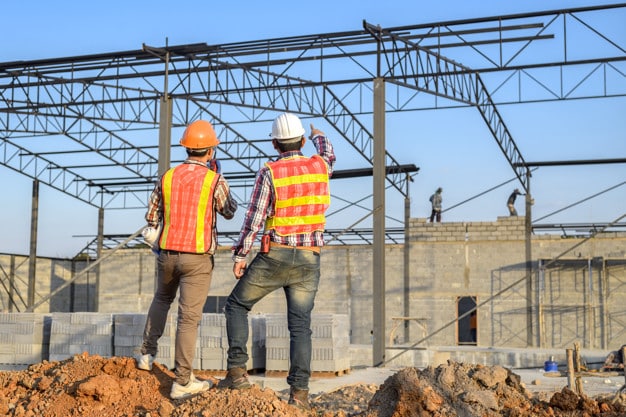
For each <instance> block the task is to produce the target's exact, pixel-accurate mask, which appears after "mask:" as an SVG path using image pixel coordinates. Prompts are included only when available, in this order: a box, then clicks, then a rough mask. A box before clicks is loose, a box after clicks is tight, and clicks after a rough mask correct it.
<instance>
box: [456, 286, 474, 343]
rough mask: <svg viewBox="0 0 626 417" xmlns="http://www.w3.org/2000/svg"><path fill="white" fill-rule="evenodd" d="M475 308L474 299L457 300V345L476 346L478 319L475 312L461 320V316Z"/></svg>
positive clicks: (460, 298)
mask: <svg viewBox="0 0 626 417" xmlns="http://www.w3.org/2000/svg"><path fill="white" fill-rule="evenodd" d="M475 307H476V297H474V296H468V297H459V298H457V344H458V345H469V346H476V345H477V344H478V319H477V315H476V311H473V312H472V313H471V314H470V315H467V316H465V317H463V318H461V319H459V317H461V316H462V315H463V314H465V313H467V312H468V311H470V310H472V309H474V308H475Z"/></svg>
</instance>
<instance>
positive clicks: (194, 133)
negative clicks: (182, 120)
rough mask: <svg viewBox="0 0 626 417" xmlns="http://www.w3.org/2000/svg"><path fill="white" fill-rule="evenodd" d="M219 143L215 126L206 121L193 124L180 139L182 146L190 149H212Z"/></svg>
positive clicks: (197, 121)
mask: <svg viewBox="0 0 626 417" xmlns="http://www.w3.org/2000/svg"><path fill="white" fill-rule="evenodd" d="M219 143H220V141H219V140H218V139H217V135H216V134H215V130H214V129H213V125H212V124H211V123H209V122H207V121H206V120H196V121H195V122H193V123H191V124H190V125H189V126H187V129H185V132H184V133H183V137H182V138H181V139H180V144H181V145H182V146H184V147H185V148H189V149H206V148H212V147H214V146H217V145H218V144H219Z"/></svg>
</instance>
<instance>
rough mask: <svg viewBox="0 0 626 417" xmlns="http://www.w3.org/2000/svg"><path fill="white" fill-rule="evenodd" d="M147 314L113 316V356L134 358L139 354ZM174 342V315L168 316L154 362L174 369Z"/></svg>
mask: <svg viewBox="0 0 626 417" xmlns="http://www.w3.org/2000/svg"><path fill="white" fill-rule="evenodd" d="M147 316H148V315H147V314H115V315H114V316H113V320H114V323H115V334H114V337H113V342H114V345H113V350H114V352H115V356H128V357H134V356H135V354H136V353H139V349H140V347H141V343H142V342H143V337H142V335H143V329H144V327H145V325H146V318H147ZM175 340H176V315H175V314H170V315H169V316H168V318H167V322H166V323H165V329H164V330H163V335H162V336H161V338H160V339H159V350H158V352H157V356H156V358H155V361H156V362H158V363H160V364H162V365H164V366H166V367H167V368H168V369H171V368H173V367H174V342H175Z"/></svg>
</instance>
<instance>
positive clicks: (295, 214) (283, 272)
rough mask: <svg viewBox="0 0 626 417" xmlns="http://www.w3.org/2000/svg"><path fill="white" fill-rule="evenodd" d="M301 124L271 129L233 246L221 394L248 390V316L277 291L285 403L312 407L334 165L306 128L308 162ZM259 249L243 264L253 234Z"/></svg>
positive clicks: (289, 119) (320, 138)
mask: <svg viewBox="0 0 626 417" xmlns="http://www.w3.org/2000/svg"><path fill="white" fill-rule="evenodd" d="M304 134H305V130H304V128H303V127H302V122H301V121H300V119H299V118H298V117H297V116H296V115H294V114H291V113H283V114H281V115H279V116H278V117H277V118H276V119H274V122H273V124H272V133H271V138H272V144H273V145H274V149H276V151H278V153H279V157H278V159H277V160H276V161H272V162H268V163H266V164H265V166H264V167H262V168H261V169H260V170H259V172H258V173H257V176H256V180H255V183H254V187H253V190H252V194H251V201H250V204H249V205H248V211H247V213H246V216H245V219H244V224H243V226H242V228H241V232H240V234H239V240H238V243H237V245H235V246H234V247H233V261H234V266H233V273H234V275H235V278H236V279H237V280H238V281H237V284H236V285H235V288H234V289H233V290H232V292H231V293H230V296H229V297H228V299H227V300H226V306H225V308H224V311H225V314H226V330H227V335H228V360H227V368H228V373H227V374H226V377H225V378H224V379H223V380H222V381H220V382H219V383H218V388H230V389H243V388H248V387H250V385H251V384H250V382H249V381H248V377H247V370H246V363H247V361H248V352H247V349H246V343H247V339H248V312H249V311H250V310H251V309H252V307H253V306H254V305H255V304H256V303H257V302H258V301H260V300H261V299H262V298H263V297H265V296H266V295H268V294H269V293H271V292H273V291H275V290H278V289H282V290H283V291H284V293H285V296H286V298H287V306H288V308H287V322H288V327H289V332H290V339H291V343H290V350H289V362H290V367H289V373H288V375H287V383H288V384H289V386H290V388H291V389H290V394H289V403H290V404H293V405H295V406H298V407H300V408H304V409H309V408H310V406H309V401H308V392H309V378H310V376H311V355H312V341H311V311H312V310H313V304H314V301H315V294H316V293H317V289H318V285H319V279H320V248H321V247H322V246H324V235H323V232H324V229H325V225H326V220H325V215H324V213H325V212H326V210H327V209H328V207H329V204H330V192H329V184H328V180H329V177H330V176H331V175H332V172H333V166H334V164H335V153H334V151H333V147H332V145H331V143H330V141H329V140H328V138H327V137H326V135H325V134H324V132H322V131H321V130H319V129H316V128H315V127H313V125H312V124H311V134H310V136H309V139H310V140H311V142H313V145H314V146H315V149H316V151H317V154H315V155H313V156H312V157H305V156H304V155H303V154H302V151H301V149H302V147H303V146H304V143H305V141H306V139H305V136H304ZM259 232H261V233H262V239H261V249H260V251H259V253H257V255H256V256H255V257H254V260H253V261H252V262H251V263H250V266H249V267H248V263H247V261H246V257H247V255H248V254H249V252H250V250H251V248H252V245H253V242H254V240H255V238H256V236H257V234H258V233H259Z"/></svg>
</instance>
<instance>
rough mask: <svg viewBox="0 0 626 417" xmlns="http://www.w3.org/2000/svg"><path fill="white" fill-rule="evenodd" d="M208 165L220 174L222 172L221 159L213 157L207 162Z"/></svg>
mask: <svg viewBox="0 0 626 417" xmlns="http://www.w3.org/2000/svg"><path fill="white" fill-rule="evenodd" d="M207 165H208V167H209V169H210V170H211V171H214V172H216V173H218V174H221V173H222V164H220V161H218V160H217V159H211V160H210V161H209V162H208V163H207Z"/></svg>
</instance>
